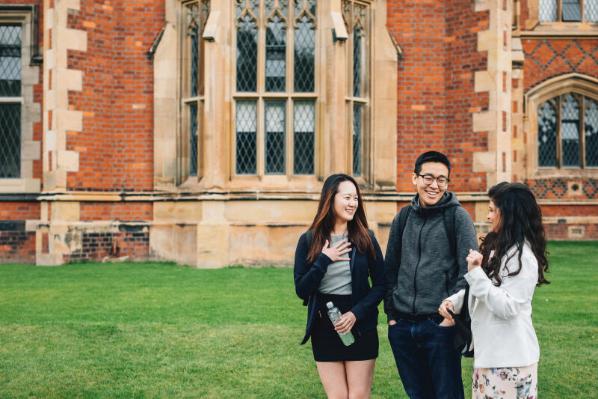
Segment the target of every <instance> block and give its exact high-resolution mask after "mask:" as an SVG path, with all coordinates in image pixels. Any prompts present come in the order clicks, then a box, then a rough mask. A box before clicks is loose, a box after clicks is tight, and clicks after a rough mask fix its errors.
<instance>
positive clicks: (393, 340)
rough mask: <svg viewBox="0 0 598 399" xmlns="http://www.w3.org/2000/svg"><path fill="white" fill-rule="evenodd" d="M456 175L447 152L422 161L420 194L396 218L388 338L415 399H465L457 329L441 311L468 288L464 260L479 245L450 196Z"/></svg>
mask: <svg viewBox="0 0 598 399" xmlns="http://www.w3.org/2000/svg"><path fill="white" fill-rule="evenodd" d="M450 170H451V165H450V162H449V160H448V158H447V157H446V155H444V154H442V153H439V152H436V151H428V152H426V153H423V154H421V155H420V156H419V157H418V158H417V160H416V161H415V168H414V173H413V176H412V182H413V184H414V185H415V187H416V189H417V195H416V196H415V197H414V198H413V200H412V201H411V205H408V206H406V207H404V208H403V209H401V211H400V212H399V214H397V216H396V217H395V219H394V220H393V223H392V226H391V229H390V236H389V239H388V246H387V249H386V258H385V269H386V270H385V273H386V294H385V297H384V311H385V312H386V314H387V317H388V339H389V341H390V346H391V348H392V351H393V354H394V357H395V361H396V363H397V368H398V371H399V375H400V377H401V380H402V382H403V387H404V388H405V391H406V392H407V395H409V397H410V398H411V399H415V398H417V399H428V398H430V399H432V398H438V399H451V398H459V399H460V398H463V397H464V394H463V382H462V380H461V355H460V353H459V352H458V351H457V350H456V349H455V348H454V346H453V338H454V327H453V326H452V325H450V323H449V322H448V321H447V320H443V318H442V316H440V315H439V314H438V307H439V306H440V303H441V302H442V300H443V299H444V298H446V297H448V296H450V295H452V294H453V293H455V292H457V291H458V290H459V289H461V288H463V287H464V286H465V284H466V282H465V280H464V278H463V275H464V274H465V273H466V272H467V262H466V260H465V258H466V257H467V254H468V252H469V250H470V249H477V239H476V233H475V228H474V226H473V222H472V220H471V218H470V216H469V214H468V213H467V211H466V210H465V209H463V208H462V207H461V204H460V203H459V201H457V198H456V197H455V194H453V193H451V192H448V191H447V188H448V183H449V176H450Z"/></svg>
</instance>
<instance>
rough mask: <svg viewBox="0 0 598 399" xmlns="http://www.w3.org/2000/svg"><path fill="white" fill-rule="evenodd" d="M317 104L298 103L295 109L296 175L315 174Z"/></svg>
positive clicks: (310, 102)
mask: <svg viewBox="0 0 598 399" xmlns="http://www.w3.org/2000/svg"><path fill="white" fill-rule="evenodd" d="M315 123H316V115H315V104H314V102H313V101H296V102H295V104H294V107H293V130H294V147H293V148H294V151H293V164H294V168H293V170H294V173H295V174H297V175H311V174H313V173H314V137H315V132H316V129H315Z"/></svg>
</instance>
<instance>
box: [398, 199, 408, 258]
mask: <svg viewBox="0 0 598 399" xmlns="http://www.w3.org/2000/svg"><path fill="white" fill-rule="evenodd" d="M410 214H411V205H407V206H404V207H402V208H401V210H400V211H399V226H398V227H399V229H398V231H397V232H398V234H399V236H398V240H397V243H398V245H397V247H396V249H395V254H396V258H395V259H396V260H397V262H399V263H401V250H402V248H403V232H404V231H405V226H406V225H407V219H409V215H410Z"/></svg>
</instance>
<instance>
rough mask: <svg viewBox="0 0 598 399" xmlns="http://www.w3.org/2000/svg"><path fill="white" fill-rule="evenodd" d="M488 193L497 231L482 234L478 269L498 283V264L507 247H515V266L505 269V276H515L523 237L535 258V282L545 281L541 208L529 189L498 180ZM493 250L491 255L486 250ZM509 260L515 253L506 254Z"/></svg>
mask: <svg viewBox="0 0 598 399" xmlns="http://www.w3.org/2000/svg"><path fill="white" fill-rule="evenodd" d="M488 196H489V197H490V199H491V200H492V202H494V205H495V206H496V208H498V210H499V217H500V221H499V224H498V229H497V231H492V232H490V233H488V234H487V235H486V237H485V238H484V240H483V241H482V244H481V245H480V252H481V253H482V255H483V256H484V258H483V260H482V268H483V270H484V271H485V272H486V274H487V275H488V277H490V278H491V279H493V280H494V281H495V285H497V286H500V285H501V283H502V279H501V276H500V265H501V260H502V258H503V257H504V256H505V255H507V253H508V251H509V249H510V248H512V247H513V246H515V247H516V248H517V252H516V253H517V254H518V261H519V268H518V269H517V270H512V271H511V270H509V274H508V275H507V276H516V275H517V274H519V272H520V271H521V266H522V265H521V255H522V252H523V243H524V242H525V241H526V240H527V241H528V242H529V245H530V247H531V249H532V252H533V253H534V256H535V257H536V260H537V261H538V282H537V285H540V284H548V283H549V281H548V280H546V278H544V272H546V271H548V259H547V252H546V234H545V232H544V226H543V225H542V211H541V209H540V206H539V205H538V203H537V202H536V198H535V197H534V194H533V193H532V192H531V190H530V189H529V188H528V187H527V186H526V185H525V184H521V183H507V182H503V183H499V184H497V185H496V186H494V187H492V188H491V189H490V190H489V191H488ZM491 251H494V254H493V256H492V257H490V252H491ZM509 256H510V257H509V258H508V259H507V261H508V260H509V259H511V258H512V257H513V256H515V254H513V255H509Z"/></svg>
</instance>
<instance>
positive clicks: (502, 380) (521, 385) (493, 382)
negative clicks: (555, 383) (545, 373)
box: [471, 363, 538, 399]
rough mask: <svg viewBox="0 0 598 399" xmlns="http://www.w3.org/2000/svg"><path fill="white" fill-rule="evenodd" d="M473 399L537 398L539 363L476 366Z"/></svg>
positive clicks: (472, 387)
mask: <svg viewBox="0 0 598 399" xmlns="http://www.w3.org/2000/svg"><path fill="white" fill-rule="evenodd" d="M471 389H472V395H471V397H472V399H490V398H491V399H536V398H537V397H538V363H536V364H532V365H531V366H526V367H499V368H489V369H486V368H474V369H473V382H472V386H471Z"/></svg>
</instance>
